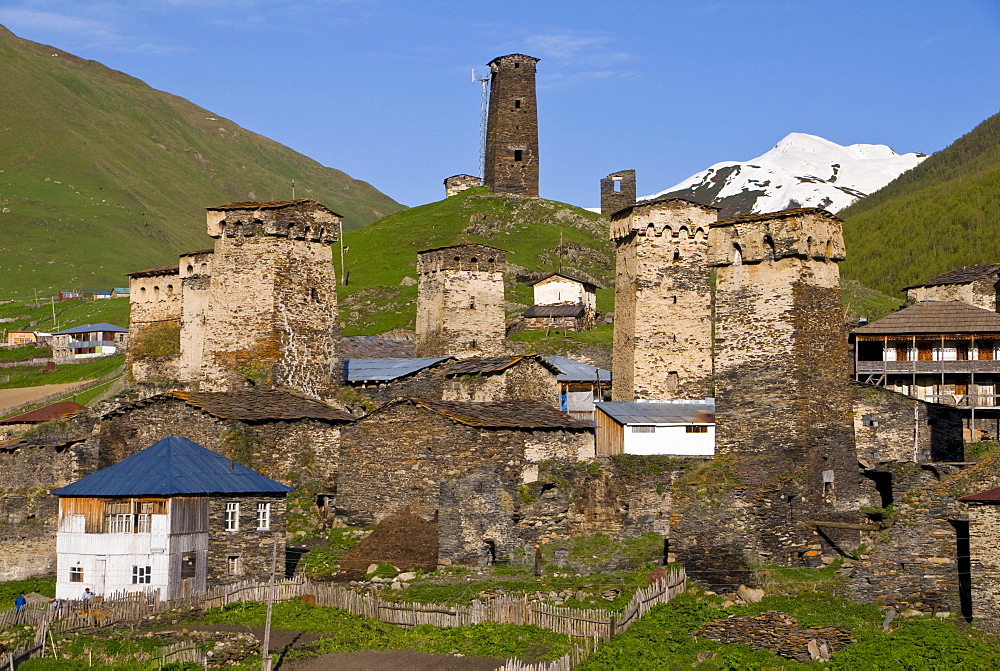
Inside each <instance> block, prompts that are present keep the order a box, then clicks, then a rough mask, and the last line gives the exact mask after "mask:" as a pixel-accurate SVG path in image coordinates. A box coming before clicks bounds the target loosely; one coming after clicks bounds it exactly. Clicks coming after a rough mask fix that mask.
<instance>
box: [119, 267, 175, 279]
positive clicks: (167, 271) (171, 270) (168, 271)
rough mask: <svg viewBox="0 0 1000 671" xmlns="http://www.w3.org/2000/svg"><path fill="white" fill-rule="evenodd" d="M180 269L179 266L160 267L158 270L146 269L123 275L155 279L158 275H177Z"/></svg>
mask: <svg viewBox="0 0 1000 671" xmlns="http://www.w3.org/2000/svg"><path fill="white" fill-rule="evenodd" d="M180 272H181V269H180V267H179V266H160V267H158V268H147V269H146V270H137V271H135V272H134V273H125V277H156V276H158V275H178V274H180Z"/></svg>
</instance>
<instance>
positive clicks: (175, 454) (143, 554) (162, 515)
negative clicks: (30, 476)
mask: <svg viewBox="0 0 1000 671" xmlns="http://www.w3.org/2000/svg"><path fill="white" fill-rule="evenodd" d="M289 491H291V488H290V487H286V486H285V485H282V484H281V483H278V482H275V481H274V480H271V479H270V478H266V477H264V476H263V475H260V474H259V473H256V472H254V471H252V470H250V469H249V468H246V467H245V466H241V465H240V464H237V463H234V462H233V461H232V460H230V459H227V458H226V457H224V456H222V455H220V454H217V453H215V452H212V451H211V450H209V449H207V448H204V447H202V446H201V445H198V444H197V443H194V442H192V441H190V440H188V439H187V438H181V437H178V436H169V437H167V438H164V439H163V440H161V441H159V442H157V443H155V444H153V445H152V446H150V447H147V448H146V449H144V450H142V451H140V452H138V453H136V454H134V455H132V456H131V457H129V458H127V459H125V460H123V461H121V462H119V463H118V464H115V465H114V466H110V467H108V468H105V469H103V470H100V471H97V472H96V473H92V474H91V475H88V476H86V477H85V478H82V479H80V480H77V481H76V482H74V483H72V484H70V485H67V486H65V487H62V488H60V489H57V490H55V491H53V492H52V493H53V494H54V495H56V496H58V497H59V527H58V532H57V534H56V555H57V566H58V568H57V578H56V596H57V597H58V598H60V599H78V598H80V596H81V595H82V593H83V591H84V589H85V588H90V590H91V591H92V592H93V593H94V594H109V595H110V594H113V593H121V592H146V591H152V590H156V589H159V590H160V595H161V598H176V597H180V596H184V595H187V594H190V593H194V592H198V591H203V590H205V589H206V587H212V586H215V585H218V584H224V583H226V582H236V581H239V580H242V579H245V578H247V577H257V578H260V579H265V578H266V577H267V576H268V575H269V574H270V559H271V548H272V544H273V542H274V540H275V539H277V540H278V542H279V545H280V552H281V553H282V554H283V552H284V510H285V495H286V494H287V492H289Z"/></svg>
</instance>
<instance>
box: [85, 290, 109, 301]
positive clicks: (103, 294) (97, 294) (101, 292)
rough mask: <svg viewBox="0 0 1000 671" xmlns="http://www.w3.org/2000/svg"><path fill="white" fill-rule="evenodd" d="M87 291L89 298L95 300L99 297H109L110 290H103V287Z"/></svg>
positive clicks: (99, 298)
mask: <svg viewBox="0 0 1000 671" xmlns="http://www.w3.org/2000/svg"><path fill="white" fill-rule="evenodd" d="M87 293H89V294H90V296H91V298H93V299H95V300H101V299H106V298H111V292H110V291H105V290H103V289H94V290H92V291H88V292H87Z"/></svg>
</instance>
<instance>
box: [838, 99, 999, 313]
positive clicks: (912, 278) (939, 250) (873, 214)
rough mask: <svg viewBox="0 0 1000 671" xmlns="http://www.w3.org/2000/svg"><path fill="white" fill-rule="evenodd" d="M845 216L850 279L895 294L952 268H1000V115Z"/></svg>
mask: <svg viewBox="0 0 1000 671" xmlns="http://www.w3.org/2000/svg"><path fill="white" fill-rule="evenodd" d="M840 216H841V217H842V218H843V219H844V221H845V226H844V237H845V238H846V241H847V249H848V255H847V261H845V262H844V264H843V272H844V275H845V277H847V278H848V279H854V280H858V281H859V282H861V284H864V285H866V286H870V287H874V288H876V289H879V290H880V291H883V292H886V293H890V294H893V295H897V294H896V292H897V291H898V290H899V289H900V288H901V287H904V286H907V285H909V284H913V283H915V282H918V281H920V280H925V279H927V278H929V277H932V276H934V275H936V274H937V273H940V272H944V271H946V270H950V269H952V268H958V267H961V266H966V265H972V264H976V263H996V262H998V261H1000V237H998V236H997V234H996V224H997V222H998V221H1000V114H996V115H994V116H992V117H990V118H989V119H987V120H986V121H984V122H982V123H981V124H979V125H978V126H977V127H976V128H974V129H973V130H972V131H970V132H969V133H967V134H966V135H964V136H962V137H961V138H959V139H958V140H956V141H955V142H954V143H953V144H952V145H951V146H949V147H948V148H946V149H944V150H942V151H940V152H938V153H936V154H934V155H933V156H931V157H930V158H928V159H927V160H926V161H924V162H923V163H921V164H920V165H918V166H917V167H916V168H914V169H913V170H910V171H908V172H906V173H904V174H902V175H900V176H899V177H898V178H897V179H895V180H894V181H893V182H891V183H890V184H888V185H887V186H886V187H885V188H883V189H881V190H879V191H877V192H875V193H873V194H871V195H870V196H868V197H867V198H863V199H862V200H860V201H859V202H858V203H856V204H854V205H852V206H851V207H849V208H847V209H845V210H842V211H841V212H840Z"/></svg>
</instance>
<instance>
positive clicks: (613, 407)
mask: <svg viewBox="0 0 1000 671" xmlns="http://www.w3.org/2000/svg"><path fill="white" fill-rule="evenodd" d="M594 406H595V407H596V408H597V409H599V410H600V411H601V412H603V413H604V414H606V415H608V416H609V417H611V419H613V420H615V421H616V422H618V423H619V424H625V425H628V424H715V399H714V398H706V399H704V400H701V401H644V402H643V401H637V402H634V403H632V402H628V401H606V402H604V403H595V404H594Z"/></svg>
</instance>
